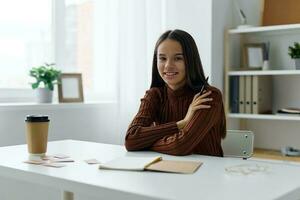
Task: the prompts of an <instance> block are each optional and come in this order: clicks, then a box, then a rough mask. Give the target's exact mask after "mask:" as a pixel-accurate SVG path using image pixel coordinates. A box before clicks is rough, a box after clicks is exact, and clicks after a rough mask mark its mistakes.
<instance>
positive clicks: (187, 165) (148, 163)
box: [99, 156, 202, 174]
mask: <svg viewBox="0 0 300 200" xmlns="http://www.w3.org/2000/svg"><path fill="white" fill-rule="evenodd" d="M201 165H202V162H200V161H175V160H163V159H162V157H161V156H156V157H133V156H123V157H119V158H116V159H113V160H111V161H109V162H107V163H103V164H100V166H99V169H110V170H129V171H145V170H148V171H159V172H172V173H185V174H186V173H187V174H190V173H194V172H195V171H196V170H197V169H198V168H199V167H200V166H201Z"/></svg>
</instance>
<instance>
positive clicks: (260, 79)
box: [252, 76, 272, 114]
mask: <svg viewBox="0 0 300 200" xmlns="http://www.w3.org/2000/svg"><path fill="white" fill-rule="evenodd" d="M252 108H253V113H254V114H264V113H272V77H271V76H253V77H252Z"/></svg>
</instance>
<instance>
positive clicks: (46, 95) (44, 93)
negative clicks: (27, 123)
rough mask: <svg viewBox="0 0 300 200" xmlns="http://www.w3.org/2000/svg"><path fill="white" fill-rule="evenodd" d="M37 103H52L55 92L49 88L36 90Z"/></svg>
mask: <svg viewBox="0 0 300 200" xmlns="http://www.w3.org/2000/svg"><path fill="white" fill-rule="evenodd" d="M35 92H36V97H37V103H52V96H53V91H51V90H49V89H48V88H37V89H35Z"/></svg>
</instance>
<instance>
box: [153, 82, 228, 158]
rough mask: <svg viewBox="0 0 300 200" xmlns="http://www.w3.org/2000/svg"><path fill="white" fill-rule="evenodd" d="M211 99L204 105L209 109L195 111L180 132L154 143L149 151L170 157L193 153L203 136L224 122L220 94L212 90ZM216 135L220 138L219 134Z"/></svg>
mask: <svg viewBox="0 0 300 200" xmlns="http://www.w3.org/2000/svg"><path fill="white" fill-rule="evenodd" d="M211 97H212V98H213V101H212V102H210V103H206V104H210V105H211V108H209V109H200V110H198V111H196V112H195V114H194V116H193V117H192V119H191V120H190V121H189V122H188V123H187V125H186V126H185V127H184V128H183V129H182V130H180V131H178V132H177V133H174V134H172V135H168V136H165V137H164V138H161V139H160V140H158V141H156V142H155V143H154V144H153V145H152V147H151V149H152V150H153V151H157V152H161V153H166V154H171V155H188V154H191V153H193V149H194V148H195V147H196V146H197V145H198V144H199V143H200V142H202V140H203V139H204V138H205V136H206V135H207V134H210V133H212V132H211V131H212V129H213V127H214V126H216V125H217V124H218V123H219V124H220V122H223V121H224V119H223V118H224V109H223V101H222V95H221V92H220V91H219V90H217V89H216V88H214V89H213V90H212V94H211ZM214 134H216V133H214ZM217 134H218V135H220V137H221V133H217ZM220 137H219V138H220ZM216 139H217V138H216ZM211 145H214V144H211Z"/></svg>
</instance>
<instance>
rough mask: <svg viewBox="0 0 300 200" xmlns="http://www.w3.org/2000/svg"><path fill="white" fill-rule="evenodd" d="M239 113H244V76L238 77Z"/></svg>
mask: <svg viewBox="0 0 300 200" xmlns="http://www.w3.org/2000/svg"><path fill="white" fill-rule="evenodd" d="M239 112H240V113H245V76H240V77H239Z"/></svg>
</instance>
